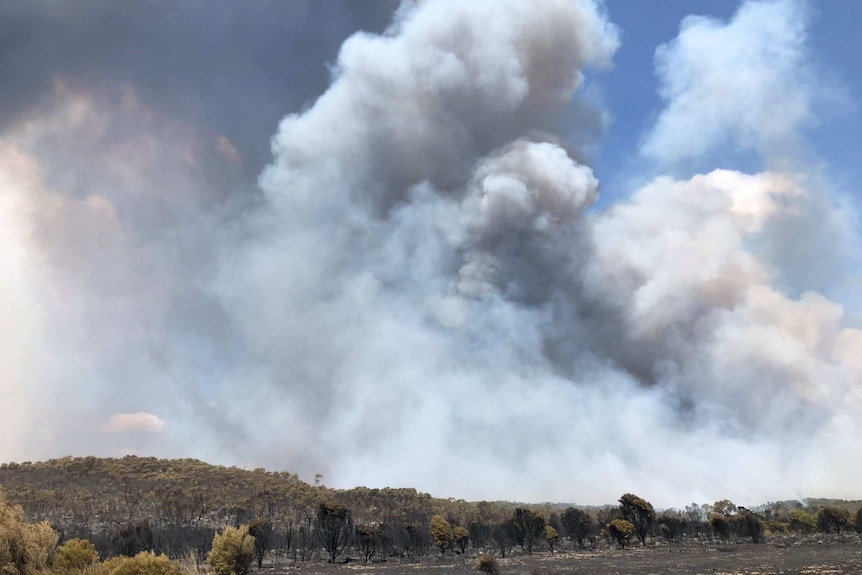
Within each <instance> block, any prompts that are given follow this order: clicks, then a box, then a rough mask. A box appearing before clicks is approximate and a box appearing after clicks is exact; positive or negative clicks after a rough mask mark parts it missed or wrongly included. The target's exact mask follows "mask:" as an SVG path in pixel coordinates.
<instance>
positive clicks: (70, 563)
mask: <svg viewBox="0 0 862 575" xmlns="http://www.w3.org/2000/svg"><path fill="white" fill-rule="evenodd" d="M98 562H99V553H98V552H97V551H96V547H95V546H94V545H93V544H92V543H90V542H89V541H87V540H86V539H69V540H68V541H66V542H65V543H63V544H62V545H61V546H60V548H59V549H57V554H56V555H54V567H55V568H56V569H59V570H61V571H62V572H64V573H69V572H74V571H83V570H84V569H86V568H87V567H89V566H90V565H95V564H96V563H98Z"/></svg>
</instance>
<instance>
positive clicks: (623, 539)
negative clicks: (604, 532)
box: [607, 519, 637, 549]
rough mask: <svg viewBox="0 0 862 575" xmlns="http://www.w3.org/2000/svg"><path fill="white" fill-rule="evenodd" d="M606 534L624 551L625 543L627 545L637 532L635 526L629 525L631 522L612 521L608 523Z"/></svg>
mask: <svg viewBox="0 0 862 575" xmlns="http://www.w3.org/2000/svg"><path fill="white" fill-rule="evenodd" d="M607 527H608V533H609V534H610V536H611V537H613V539H614V540H615V541H616V542H617V543H619V544H620V547H622V548H623V549H625V547H626V543H628V542H629V541H630V540H631V538H632V537H634V536H635V533H637V530H636V529H635V526H634V525H633V524H632V523H631V521H626V520H625V519H614V520H613V521H611V522H610V523H608V526H607Z"/></svg>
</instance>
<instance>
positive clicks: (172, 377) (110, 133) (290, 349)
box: [0, 0, 862, 506]
mask: <svg viewBox="0 0 862 575" xmlns="http://www.w3.org/2000/svg"><path fill="white" fill-rule="evenodd" d="M112 6H113V4H112V3H108V2H95V1H94V2H91V6H90V8H91V11H89V12H87V13H86V14H84V13H83V12H82V13H80V14H77V15H76V18H75V19H74V21H73V25H74V26H75V27H77V28H76V30H77V31H78V32H85V31H88V30H91V31H92V30H95V31H97V32H99V33H93V34H90V36H89V37H90V38H91V41H92V45H90V44H86V43H84V42H83V40H81V42H82V43H81V44H80V45H78V44H76V42H77V41H78V40H77V39H78V38H81V37H83V36H81V35H80V34H76V35H75V39H76V40H75V41H74V42H73V40H71V39H69V38H66V39H65V40H64V39H62V38H61V39H60V40H55V41H54V43H53V44H52V43H50V42H48V41H47V40H46V41H45V42H40V41H39V36H38V35H36V34H35V33H34V35H25V34H21V35H20V36H16V35H15V34H13V33H12V32H11V30H13V28H12V27H9V26H7V29H6V30H4V31H3V33H2V35H0V38H3V39H4V45H5V46H6V47H5V48H4V54H5V57H4V58H3V59H2V60H0V70H2V71H3V72H4V74H6V75H12V77H14V78H16V80H17V81H16V82H13V83H11V84H10V86H9V87H8V88H7V87H5V86H4V88H3V90H4V91H7V92H8V97H7V98H6V99H5V100H4V104H3V105H2V106H0V270H3V276H4V281H3V282H2V283H0V329H2V331H0V333H2V336H0V337H2V344H3V345H2V346H0V366H2V367H0V392H2V394H3V402H2V404H0V421H2V423H0V431H2V433H0V437H2V439H0V456H2V458H4V459H17V460H22V459H39V458H45V457H51V456H57V455H62V454H65V453H74V454H84V453H90V452H95V453H97V454H104V455H117V454H119V453H123V452H140V453H147V454H155V455H159V456H194V457H199V458H202V459H208V460H211V461H214V462H219V463H235V464H244V465H250V466H258V465H260V466H267V467H269V468H273V469H288V470H290V471H294V472H297V473H299V474H300V475H302V476H304V477H306V478H308V477H310V476H312V475H313V474H314V473H322V474H323V475H324V476H325V478H326V481H327V483H331V484H333V485H334V486H339V487H343V486H350V485H355V484H368V485H375V486H382V485H398V486H406V485H409V486H415V487H417V488H419V489H422V490H427V491H430V492H432V493H434V494H435V495H455V496H459V497H465V498H472V499H503V498H505V499H515V500H530V501H536V500H558V501H578V502H582V503H602V502H608V501H613V500H615V499H616V498H617V497H618V496H619V494H621V493H623V492H626V491H634V492H637V493H639V494H642V495H643V496H644V497H647V498H649V499H651V500H653V501H654V502H656V503H657V504H659V505H662V506H666V505H677V506H679V505H682V504H685V503H688V502H690V501H692V500H694V501H711V500H715V499H718V498H721V497H729V498H731V499H733V500H734V501H738V502H740V503H748V502H762V501H766V500H767V499H785V498H795V497H798V496H801V495H812V496H815V495H825V496H833V497H842V496H846V497H851V496H853V495H854V491H853V490H854V489H858V488H857V487H856V486H855V485H853V481H854V480H855V478H857V477H858V476H859V475H860V473H862V458H859V457H857V456H856V454H857V452H858V447H859V445H860V441H862V427H860V423H859V421H862V419H860V416H862V388H860V382H862V331H860V329H859V325H856V324H854V322H853V321H852V320H850V319H848V317H847V314H846V313H845V311H844V308H843V307H842V306H843V305H851V304H854V305H855V302H844V301H833V300H831V299H829V297H827V295H825V294H829V293H830V291H831V290H832V288H833V287H834V286H836V285H838V284H840V283H841V282H845V281H846V278H847V276H848V274H850V271H849V270H852V269H853V267H854V266H855V265H856V264H858V262H859V261H860V260H859V254H860V253H862V250H860V241H859V232H858V230H859V226H858V222H857V218H858V213H857V211H856V209H855V208H854V206H853V205H852V203H851V202H849V201H847V200H846V199H845V198H842V197H840V196H839V194H838V193H837V192H836V191H835V190H834V189H833V187H832V185H831V182H830V179H829V174H828V172H827V170H825V169H824V167H823V165H822V164H821V163H820V162H819V161H818V160H817V159H816V156H815V155H814V154H813V152H812V151H811V149H810V146H809V145H808V144H807V143H806V139H805V129H806V127H807V126H810V125H811V124H814V123H816V122H817V120H818V114H819V113H820V110H821V109H822V107H823V106H824V103H825V104H828V103H829V102H831V101H833V100H834V98H837V97H838V96H835V93H836V91H835V90H833V89H832V87H831V86H830V84H829V81H827V79H826V78H825V76H823V75H822V74H821V73H820V72H819V71H818V69H817V68H816V66H814V65H813V64H812V63H811V62H810V59H809V55H808V51H807V44H806V42H807V30H808V26H809V23H810V19H811V17H812V15H811V14H810V12H809V10H808V9H807V7H806V6H807V5H806V4H805V3H804V2H795V1H792V0H770V1H749V2H745V3H743V4H742V5H741V7H740V8H739V10H738V12H737V13H736V14H735V15H734V16H733V18H732V19H731V20H729V21H726V22H725V21H718V20H714V19H709V18H705V17H692V18H689V19H686V20H685V21H684V22H683V24H682V26H681V29H680V33H679V35H678V37H677V38H676V39H673V40H672V41H669V42H668V43H666V44H664V45H663V46H661V47H660V48H659V49H658V51H657V53H656V70H657V75H658V78H659V83H660V96H661V98H662V101H663V105H664V107H663V109H662V110H661V111H660V113H659V114H658V115H657V117H656V121H655V123H654V126H653V127H652V129H651V130H650V131H649V132H648V133H647V134H645V135H644V138H643V140H642V144H641V147H640V153H641V156H640V158H639V159H638V162H637V164H638V165H639V166H644V168H643V174H649V179H648V183H647V184H645V185H638V186H637V187H635V188H634V189H631V190H623V191H619V190H617V191H615V193H614V197H622V198H624V199H621V200H619V201H616V202H614V203H612V204H610V205H601V204H600V205H596V201H597V198H598V196H599V193H600V187H601V186H600V181H601V179H602V177H603V175H602V174H597V173H594V171H593V169H592V168H591V167H590V161H589V158H590V150H591V149H592V147H593V146H595V145H596V144H597V142H598V141H599V138H600V137H601V132H602V130H603V128H604V126H605V125H606V123H607V122H608V114H607V112H606V111H604V110H602V109H601V107H600V105H599V104H597V103H596V101H595V100H594V99H591V98H588V97H586V94H588V91H589V88H590V81H591V79H592V78H595V77H600V74H601V73H602V70H606V69H608V68H609V67H610V66H612V62H613V58H614V54H615V52H616V51H617V50H618V48H619V46H620V42H621V39H622V41H624V40H625V35H624V31H623V34H621V33H620V31H619V30H618V29H617V28H616V27H615V26H614V25H613V24H612V23H611V22H610V21H609V19H608V16H607V15H606V14H605V12H604V9H603V7H602V6H601V5H599V4H597V3H594V2H592V1H590V0H537V1H535V2H530V3H525V2H522V1H520V0H475V1H472V2H469V3H465V2H458V1H456V0H428V1H425V2H420V3H417V4H413V3H410V2H405V3H404V4H402V5H401V6H400V7H397V9H396V6H395V5H394V4H392V3H388V4H387V3H375V4H372V3H364V2H362V3H354V2H341V3H332V4H329V3H328V4H327V6H328V7H327V8H322V7H320V5H319V3H312V2H291V3H285V4H279V5H278V6H279V7H278V8H276V7H275V5H268V4H260V5H255V6H258V8H256V9H255V8H250V9H248V10H241V9H240V8H236V7H232V6H233V5H232V4H230V3H227V2H216V3H215V4H214V9H213V10H212V12H209V8H208V9H207V14H206V15H204V14H203V8H200V7H198V9H194V10H193V9H191V8H188V9H183V10H180V11H178V12H175V13H169V12H168V11H167V10H168V9H167V8H164V7H160V6H159V5H152V4H137V3H131V4H129V5H128V6H129V7H128V8H126V9H127V10H129V13H124V10H125V9H123V8H116V9H114V8H112ZM2 10H10V9H9V8H5V9H0V11H2ZM57 10H61V9H60V8H57V7H56V6H54V5H53V4H52V3H47V2H45V3H41V2H34V3H32V4H30V5H28V6H27V7H26V8H22V9H21V10H20V11H19V12H18V13H14V14H7V15H5V16H6V17H4V16H3V15H2V14H0V22H7V21H10V20H14V21H15V22H17V24H16V26H18V28H15V29H25V28H23V27H25V26H30V27H31V28H30V29H32V30H34V31H39V33H40V34H49V31H50V30H53V29H56V27H57V26H59V24H58V22H60V21H61V20H62V18H63V17H64V15H63V14H58V13H57ZM100 15H101V18H107V19H108V21H110V22H113V23H115V25H116V26H119V30H121V31H122V37H123V38H131V40H128V39H126V40H118V39H117V38H119V37H120V32H116V34H117V36H114V35H113V34H105V33H103V31H104V28H103V26H104V24H98V22H99V21H100ZM198 16H200V17H201V18H202V19H200V20H199V19H198ZM15 19H17V20H15ZM132 22H135V24H131V23H132ZM125 26H131V28H130V29H126V28H125ZM360 27H361V28H365V29H367V30H369V32H357V33H355V34H353V35H351V36H350V37H349V38H348V39H347V40H346V41H344V43H343V44H342V45H341V47H340V49H339V48H338V43H339V42H340V41H341V39H342V38H344V37H346V36H348V35H349V34H350V33H351V32H352V31H353V30H355V29H357V28H360ZM312 29H313V30H325V31H326V33H320V34H315V33H311V32H309V31H308V30H312ZM213 31H218V32H219V35H217V36H213ZM231 34H235V35H236V38H237V39H236V41H235V42H234V43H229V42H228V41H227V40H226V39H227V38H230V37H231V36H230V35H231ZM214 37H218V38H220V39H221V41H220V42H214V40H212V39H211V38H214ZM28 38H29V39H30V40H29V41H28ZM63 42H66V43H67V44H66V45H65V50H64V51H63V54H64V58H65V60H64V59H61V60H60V61H59V62H58V61H57V59H56V58H54V57H52V55H51V54H45V53H43V52H42V50H43V46H60V47H61V48H62V47H63V46H64V44H63ZM151 44H152V45H155V46H159V48H156V49H149V48H145V47H146V46H150V45H151ZM230 46H232V47H233V48H229V47H230ZM212 50H218V51H220V52H219V54H223V57H220V58H219V59H218V60H219V62H221V64H220V66H223V67H222V68H220V67H219V66H218V65H216V64H214V63H213V60H212V59H211V58H210V57H209V55H208V52H210V51H212ZM93 54H98V55H100V58H101V59H98V58H96V59H93V58H91V56H92V55H93ZM174 54H178V55H179V56H178V57H176V58H175V57H173V55H174ZM23 61H27V62H33V63H34V64H33V65H32V66H30V67H26V66H23V65H22V62H23ZM324 61H332V62H334V63H333V64H332V65H331V68H330V70H329V78H327V76H326V69H325V68H324V67H323V66H322V62H324ZM84 63H86V65H85V64H84ZM189 70H194V71H196V75H195V74H193V75H191V76H189ZM225 70H228V71H230V70H233V71H234V72H236V73H235V74H226V72H224V71H225ZM223 74H226V75H223ZM327 82H328V86H327ZM318 96H319V97H318ZM314 98H317V99H316V100H314ZM287 112H290V113H289V114H288V115H287V116H286V117H284V118H283V119H282V120H281V122H280V124H278V125H277V129H276V123H277V121H278V119H279V117H280V116H281V115H282V114H284V113H287ZM273 130H275V135H274V136H273V137H272V142H271V148H272V150H271V155H270V153H269V152H268V151H267V150H266V149H265V147H266V142H267V138H268V137H269V136H270V135H271V134H270V133H269V132H271V131H273ZM722 154H726V155H733V154H743V155H746V157H750V158H751V161H752V162H754V163H756V164H757V166H756V168H755V169H754V170H752V171H751V172H750V173H745V172H742V171H737V170H734V169H728V168H727V167H726V166H725V165H724V164H723V163H722V162H721V161H720V158H721V157H722ZM263 164H268V165H267V167H265V168H264V169H262V173H261V174H260V176H259V179H258V178H257V176H258V172H259V171H261V167H262V166H263ZM652 174H664V175H661V176H658V177H655V178H653V177H652ZM638 176H639V175H638V174H635V175H634V176H633V178H632V180H633V181H634V180H637V179H638ZM855 495H857V496H858V492H855Z"/></svg>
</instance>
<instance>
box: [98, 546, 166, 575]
mask: <svg viewBox="0 0 862 575" xmlns="http://www.w3.org/2000/svg"><path fill="white" fill-rule="evenodd" d="M98 573H99V575H182V571H181V570H180V566H179V565H177V564H176V563H174V562H172V561H171V560H170V559H168V558H167V556H166V555H156V554H155V553H153V552H152V551H141V552H140V553H138V554H137V555H135V556H134V557H114V558H112V559H110V560H108V561H106V562H105V563H103V564H102V565H101V568H100V569H98Z"/></svg>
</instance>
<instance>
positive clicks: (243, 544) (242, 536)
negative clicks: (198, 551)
mask: <svg viewBox="0 0 862 575" xmlns="http://www.w3.org/2000/svg"><path fill="white" fill-rule="evenodd" d="M253 560H254V537H252V536H251V535H249V534H248V525H243V526H241V527H225V529H224V530H223V531H222V532H221V533H216V536H215V537H213V546H212V549H211V550H210V552H209V555H207V563H208V564H209V566H210V571H211V572H212V573H214V575H245V574H246V573H248V570H249V568H250V567H251V562H252V561H253Z"/></svg>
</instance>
